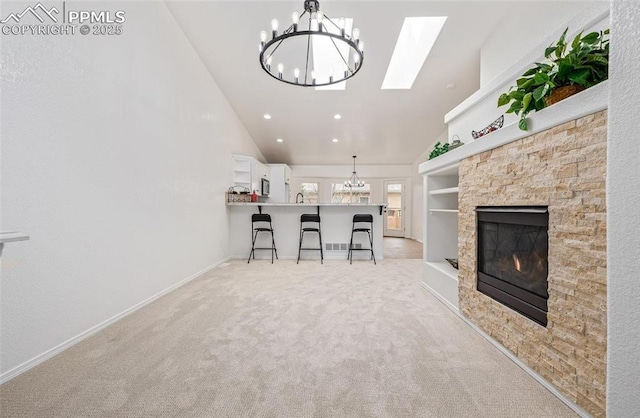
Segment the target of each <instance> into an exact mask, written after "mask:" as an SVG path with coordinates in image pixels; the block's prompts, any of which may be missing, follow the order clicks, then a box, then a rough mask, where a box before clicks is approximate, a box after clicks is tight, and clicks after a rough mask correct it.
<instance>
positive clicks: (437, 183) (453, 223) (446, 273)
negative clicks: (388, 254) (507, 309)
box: [422, 163, 459, 310]
mask: <svg viewBox="0 0 640 418" xmlns="http://www.w3.org/2000/svg"><path fill="white" fill-rule="evenodd" d="M422 174H423V176H424V196H425V209H426V211H425V214H428V215H433V216H426V218H425V219H424V228H425V230H424V235H423V236H424V263H425V265H424V278H423V285H424V286H425V287H426V288H428V289H429V290H430V291H431V292H432V293H434V294H435V295H436V296H437V297H438V298H439V299H440V300H442V301H443V302H444V303H446V304H447V305H448V306H449V307H451V308H452V309H454V310H457V309H458V270H457V269H455V268H454V267H453V266H452V265H451V264H449V263H448V262H447V261H446V260H445V259H446V258H458V193H459V188H458V164H457V163H456V164H450V165H448V166H445V167H438V169H437V170H431V171H429V172H427V173H422Z"/></svg>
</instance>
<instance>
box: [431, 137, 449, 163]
mask: <svg viewBox="0 0 640 418" xmlns="http://www.w3.org/2000/svg"><path fill="white" fill-rule="evenodd" d="M448 151H449V143H448V142H445V143H444V144H441V143H440V141H438V142H436V143H435V144H434V145H433V150H432V151H431V152H430V153H429V159H430V160H433V159H434V158H436V157H438V156H440V155H442V154H445V153H447V152H448Z"/></svg>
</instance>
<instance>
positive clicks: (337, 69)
mask: <svg viewBox="0 0 640 418" xmlns="http://www.w3.org/2000/svg"><path fill="white" fill-rule="evenodd" d="M303 18H304V19H306V18H308V23H307V22H303V21H302V19H303ZM291 20H292V22H293V23H292V24H291V26H289V27H288V28H287V29H285V30H284V31H283V32H282V33H281V34H278V26H279V23H278V20H277V19H273V20H272V21H271V37H270V38H271V39H270V40H269V34H268V33H267V32H266V31H262V32H261V33H260V65H261V66H262V69H263V70H264V71H265V72H266V73H267V74H269V75H270V76H271V77H273V78H275V79H276V80H279V81H282V82H283V83H287V84H292V85H295V86H302V87H321V86H329V85H332V84H337V83H340V82H343V81H345V80H348V79H349V78H351V77H353V76H354V75H356V73H357V72H358V71H359V70H360V68H362V62H363V61H364V42H362V41H361V40H360V30H358V29H353V30H352V31H349V30H348V28H347V27H346V21H345V19H344V18H341V19H339V20H338V21H337V22H334V21H333V20H331V19H330V18H329V17H328V16H327V15H325V14H324V13H323V12H322V11H321V10H320V3H319V2H318V1H317V0H305V2H304V11H303V12H302V13H298V12H294V13H293V14H292V15H291ZM347 32H350V33H347ZM316 48H317V49H318V53H316V50H315V49H316ZM310 58H311V60H313V62H310ZM274 63H276V64H275V65H274ZM317 68H320V69H323V70H322V71H323V72H324V71H326V73H320V70H316V69H317Z"/></svg>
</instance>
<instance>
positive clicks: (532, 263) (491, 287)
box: [476, 206, 549, 326]
mask: <svg viewBox="0 0 640 418" xmlns="http://www.w3.org/2000/svg"><path fill="white" fill-rule="evenodd" d="M476 213H477V215H478V266H477V267H478V282H477V288H478V291H480V292H482V293H484V294H486V295H487V296H489V297H491V298H493V299H495V300H497V301H498V302H500V303H502V304H504V305H506V306H508V307H510V308H511V309H513V310H515V311H517V312H519V313H521V314H523V315H525V316H527V317H529V318H530V319H532V320H534V321H536V322H537V323H539V324H541V325H543V326H546V325H547V299H548V298H549V294H548V292H547V276H548V273H549V264H548V261H547V256H548V252H549V235H548V229H549V212H548V209H547V207H541V206H526V207H478V208H477V209H476Z"/></svg>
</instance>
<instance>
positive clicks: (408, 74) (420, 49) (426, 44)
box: [382, 16, 447, 90]
mask: <svg viewBox="0 0 640 418" xmlns="http://www.w3.org/2000/svg"><path fill="white" fill-rule="evenodd" d="M446 21H447V17H446V16H437V17H406V18H405V19H404V23H403V24H402V29H401V30H400V36H398V40H397V41H396V48H395V49H394V50H393V55H392V56H391V61H390V62H389V67H388V68H387V74H386V75H385V76H384V81H383V82H382V89H383V90H403V89H404V90H406V89H410V88H411V87H412V86H413V82H414V81H415V80H416V77H417V76H418V73H419V72H420V69H421V68H422V65H423V64H424V61H425V60H426V59H427V55H429V52H430V51H431V48H432V47H433V44H435V42H436V39H438V35H439V34H440V31H441V30H442V27H443V26H444V22H446Z"/></svg>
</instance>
